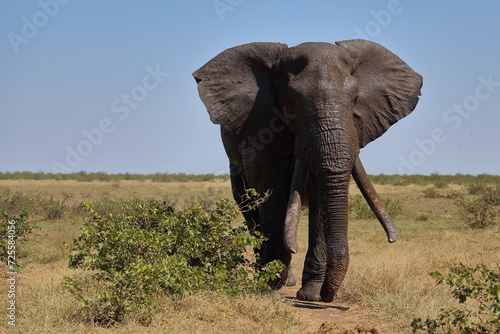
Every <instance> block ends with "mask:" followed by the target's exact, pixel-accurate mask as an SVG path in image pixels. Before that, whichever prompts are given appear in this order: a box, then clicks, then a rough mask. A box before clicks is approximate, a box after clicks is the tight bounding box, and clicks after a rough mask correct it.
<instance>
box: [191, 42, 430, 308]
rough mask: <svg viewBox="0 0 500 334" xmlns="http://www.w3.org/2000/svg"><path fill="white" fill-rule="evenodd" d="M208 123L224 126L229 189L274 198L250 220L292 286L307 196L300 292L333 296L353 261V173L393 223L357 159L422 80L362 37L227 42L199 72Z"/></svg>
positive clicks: (411, 101) (389, 228) (390, 229)
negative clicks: (350, 228) (291, 43)
mask: <svg viewBox="0 0 500 334" xmlns="http://www.w3.org/2000/svg"><path fill="white" fill-rule="evenodd" d="M193 76H194V77H195V79H196V82H197V83H198V91H199V94H200V97H201V100H202V101H203V103H204V104H205V106H206V107H207V109H208V112H209V114H210V118H211V120H212V121H213V122H214V123H216V124H220V125H221V136H222V141H223V143H224V147H225V150H226V153H227V155H228V157H229V161H230V171H231V183H232V188H233V194H234V198H235V200H236V201H237V202H238V204H239V205H240V207H241V205H242V198H243V194H245V189H247V188H255V189H256V190H257V191H258V192H260V193H263V192H265V191H266V190H271V191H272V193H271V196H270V198H269V200H268V201H267V202H265V203H264V204H263V205H262V206H261V207H260V208H259V209H258V210H254V211H250V212H244V213H243V214H244V216H245V219H246V222H247V224H248V227H249V228H250V229H251V230H258V231H261V232H262V233H263V234H264V236H266V237H268V238H269V240H268V241H267V242H265V244H264V245H263V247H262V249H261V251H260V257H261V259H260V261H261V262H262V263H267V262H270V261H272V260H275V259H279V260H281V261H282V262H283V263H284V264H285V265H286V266H287V269H286V270H285V271H284V272H283V275H282V280H283V281H284V282H285V281H286V280H288V281H289V282H290V281H292V283H293V281H294V278H293V276H292V275H291V271H290V270H289V269H290V260H291V256H292V253H296V252H297V243H296V234H297V223H298V217H299V214H300V208H301V207H302V206H304V205H307V202H308V203H309V246H308V250H307V256H306V260H305V263H304V272H303V275H302V288H301V289H300V290H299V291H298V293H297V297H298V298H299V299H303V300H323V301H325V302H330V301H332V300H333V299H334V297H335V295H336V293H337V290H338V288H339V286H340V284H341V283H342V280H343V279H344V276H345V273H346V271H347V267H348V263H349V247H348V241H347V225H348V224H347V223H348V219H347V214H348V210H347V208H348V206H347V205H348V191H349V181H350V177H351V175H353V176H354V179H355V180H356V183H357V184H358V186H359V187H360V189H361V191H362V193H363V195H364V196H365V198H366V200H367V201H368V203H369V204H370V207H371V208H372V210H373V211H374V212H375V214H376V216H377V218H378V219H379V221H380V222H381V223H382V226H383V227H384V229H385V230H386V233H387V235H388V239H389V241H390V242H394V241H396V239H397V234H396V230H395V228H394V224H393V223H392V220H391V218H390V216H389V215H388V213H387V210H386V209H385V208H384V206H383V204H382V203H381V202H380V199H379V198H378V196H377V194H376V192H375V190H374V189H373V186H372V185H371V183H370V181H369V180H368V178H367V176H366V173H365V171H364V169H363V166H362V164H361V162H360V161H359V158H358V154H359V149H360V148H362V147H364V146H365V145H366V144H368V143H369V142H371V141H372V140H374V139H376V138H378V137H379V136H381V135H382V134H383V133H384V132H385V131H386V130H387V129H388V128H389V127H390V126H391V125H392V124H394V123H396V122H397V121H398V120H400V119H401V118H403V117H405V116H407V115H408V114H409V113H410V112H411V111H412V110H413V109H414V108H415V106H416V104H417V102H418V96H419V95H420V88H421V86H422V77H421V76H420V75H418V74H417V73H416V72H414V71H413V70H412V69H411V68H410V67H409V66H408V65H407V64H405V63H404V62H403V61H402V60H401V59H400V58H398V57H397V56H396V55H394V54H393V53H391V52H390V51H388V50H387V49H385V48H383V47H382V46H380V45H378V44H376V43H373V42H369V41H364V40H351V41H343V42H338V43H336V45H333V44H329V43H304V44H300V45H298V46H295V47H291V48H288V47H287V45H285V44H280V43H251V44H246V45H241V46H237V47H234V48H231V49H228V50H226V51H224V52H222V53H221V54H219V55H218V56H216V57H215V58H213V59H212V60H210V61H209V62H208V63H207V64H205V65H204V66H203V67H201V68H200V69H199V70H197V71H196V72H194V73H193Z"/></svg>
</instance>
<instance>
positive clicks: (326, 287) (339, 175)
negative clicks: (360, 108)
mask: <svg viewBox="0 0 500 334" xmlns="http://www.w3.org/2000/svg"><path fill="white" fill-rule="evenodd" d="M334 113H337V114H340V115H342V114H345V113H343V112H342V111H339V112H334ZM330 115H331V114H330ZM318 129H319V131H318V132H317V133H316V136H314V137H315V141H316V143H317V150H315V149H313V151H312V153H311V159H310V163H311V166H310V170H311V173H313V176H314V182H315V183H316V189H317V190H318V199H319V211H320V212H319V220H320V221H321V223H322V226H323V233H324V236H325V244H326V272H325V279H324V281H323V285H322V287H321V292H320V295H321V299H322V300H323V301H324V302H331V301H332V300H333V299H334V298H335V296H336V294H337V290H338V289H339V287H340V285H341V283H342V281H343V280H344V277H345V274H346V272H347V267H348V265H349V246H348V240H347V227H348V195H349V183H350V178H351V172H352V169H353V167H354V163H355V161H356V158H357V155H358V152H359V144H358V140H357V136H356V132H355V131H354V125H353V124H352V123H351V121H350V120H344V119H342V118H340V117H339V118H337V119H335V120H333V121H331V120H330V121H329V122H328V124H325V123H323V124H321V126H320V127H319V128H318Z"/></svg>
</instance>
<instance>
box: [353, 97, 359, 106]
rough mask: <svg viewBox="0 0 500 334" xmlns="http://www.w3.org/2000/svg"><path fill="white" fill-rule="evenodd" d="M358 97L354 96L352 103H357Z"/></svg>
mask: <svg viewBox="0 0 500 334" xmlns="http://www.w3.org/2000/svg"><path fill="white" fill-rule="evenodd" d="M358 98H359V96H356V97H355V98H354V101H353V103H354V105H356V104H358Z"/></svg>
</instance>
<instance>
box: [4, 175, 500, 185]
mask: <svg viewBox="0 0 500 334" xmlns="http://www.w3.org/2000/svg"><path fill="white" fill-rule="evenodd" d="M369 177H370V180H371V181H372V182H373V183H376V184H382V185H383V184H388V185H394V186H406V185H409V184H416V185H428V184H434V185H436V186H438V187H441V186H446V185H447V184H451V183H454V184H464V185H467V184H471V183H483V184H500V175H489V174H480V175H470V174H456V175H440V174H437V173H433V174H431V175H387V174H379V175H370V176H369ZM0 180H76V181H82V182H92V181H122V180H136V181H146V180H151V181H153V182H188V181H197V182H199V181H213V180H229V174H221V175H216V174H213V173H210V174H184V173H174V174H170V173H155V174H131V173H124V174H108V173H104V172H98V173H87V172H77V173H71V174H62V173H57V174H54V173H44V172H5V173H4V172H0Z"/></svg>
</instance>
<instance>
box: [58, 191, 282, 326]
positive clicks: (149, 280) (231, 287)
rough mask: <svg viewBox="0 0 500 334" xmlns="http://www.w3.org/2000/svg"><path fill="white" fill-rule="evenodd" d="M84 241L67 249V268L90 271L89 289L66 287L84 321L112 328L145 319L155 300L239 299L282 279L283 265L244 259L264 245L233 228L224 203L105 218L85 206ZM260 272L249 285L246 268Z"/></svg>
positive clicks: (140, 205) (137, 207) (146, 207)
mask: <svg viewBox="0 0 500 334" xmlns="http://www.w3.org/2000/svg"><path fill="white" fill-rule="evenodd" d="M83 206H84V207H85V208H86V209H87V210H89V211H90V216H89V217H87V218H85V219H84V223H83V225H82V227H81V232H82V234H81V236H80V237H79V238H78V239H75V240H74V241H73V242H72V243H71V244H70V245H69V248H70V249H71V251H72V254H71V255H70V259H69V265H70V267H71V268H81V269H85V270H92V271H95V273H94V274H93V275H92V279H93V282H94V283H93V284H94V288H92V287H89V286H88V285H87V287H85V285H84V284H82V282H79V281H78V280H77V279H73V278H70V277H65V281H64V286H65V288H66V289H67V290H68V291H69V292H71V293H72V294H73V296H74V297H75V299H76V300H78V301H80V302H81V303H82V305H83V307H84V310H85V311H86V312H87V315H88V317H89V318H91V319H92V320H93V321H96V322H100V323H102V324H112V323H114V322H117V321H120V320H122V319H123V316H124V315H125V314H127V313H133V314H136V313H137V314H139V315H140V316H141V318H142V319H143V320H144V321H146V322H147V321H148V320H149V319H150V318H151V316H152V314H153V312H154V310H155V308H156V304H155V302H154V296H155V294H156V293H158V292H161V291H164V292H167V293H169V294H171V295H173V296H182V295H185V294H191V293H193V292H196V291H200V290H210V291H216V292H219V293H224V294H229V295H236V294H240V293H249V292H253V291H257V290H260V289H263V288H266V289H267V284H266V283H267V282H268V281H269V280H273V279H276V278H278V277H279V274H278V273H279V272H280V271H281V270H283V269H284V266H283V264H281V263H280V262H272V263H269V264H268V265H266V266H265V267H264V268H256V267H255V265H251V264H250V262H249V260H248V259H246V258H245V254H246V251H247V249H252V248H257V249H258V248H259V247H260V245H261V244H262V241H263V239H262V238H260V237H256V236H253V235H251V234H250V233H249V232H248V231H247V230H246V229H245V228H243V227H238V228H233V227H231V223H232V222H233V220H234V219H235V218H236V216H237V214H238V213H237V210H236V209H235V208H234V206H233V205H232V204H231V202H230V201H229V200H228V199H223V200H220V201H219V202H218V203H217V204H216V208H215V209H214V210H213V211H206V210H205V209H204V208H203V206H202V205H200V204H199V203H191V206H190V207H188V208H186V209H185V210H182V211H178V212H174V211H173V210H172V208H171V207H168V206H167V205H166V203H165V202H162V201H157V200H149V201H148V202H142V201H139V202H137V203H135V204H134V205H131V206H130V207H129V208H128V210H127V211H126V212H124V213H121V214H119V215H117V216H114V215H112V214H109V215H107V216H102V215H100V214H99V213H98V212H96V211H95V209H94V207H93V205H92V204H90V203H84V204H83ZM252 267H253V268H254V269H257V270H256V272H255V274H254V279H252V278H250V276H249V272H248V270H249V269H251V268H252Z"/></svg>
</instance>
